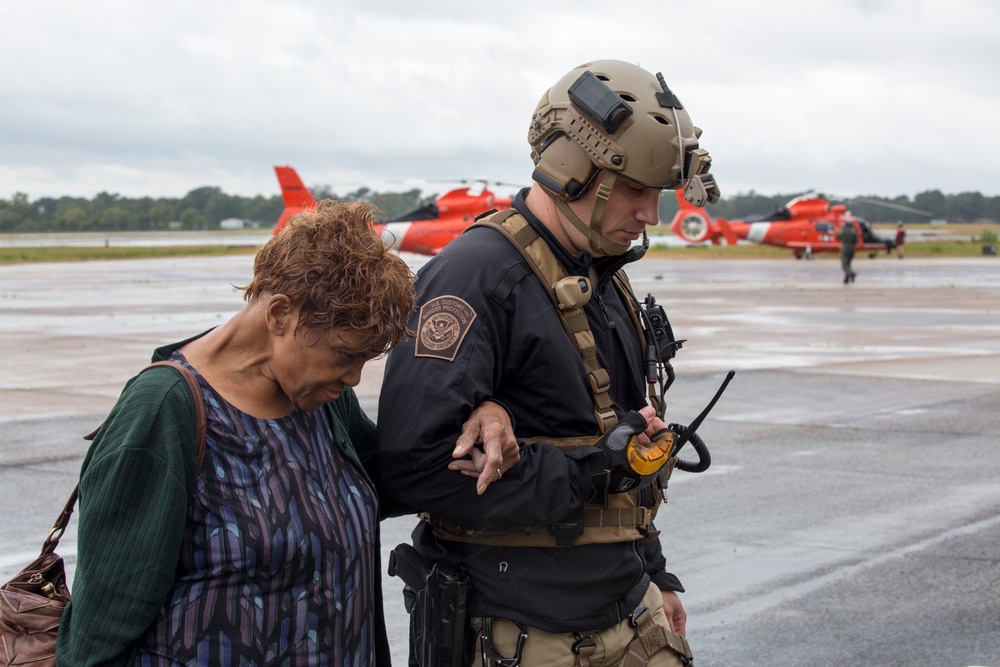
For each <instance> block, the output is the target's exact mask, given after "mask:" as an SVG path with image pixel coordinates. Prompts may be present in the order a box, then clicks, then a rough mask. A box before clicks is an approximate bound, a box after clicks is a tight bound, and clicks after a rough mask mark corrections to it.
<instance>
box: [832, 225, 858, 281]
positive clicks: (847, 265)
mask: <svg viewBox="0 0 1000 667" xmlns="http://www.w3.org/2000/svg"><path fill="white" fill-rule="evenodd" d="M837 240H838V241H840V268H842V269H843V270H844V284H845V285H846V284H847V283H853V282H854V278H855V276H857V274H856V273H854V269H852V268H851V262H853V261H854V250H855V249H856V248H857V245H858V229H857V227H855V226H854V223H853V222H852V221H851V220H850V219H849V218H844V222H843V223H842V224H841V226H840V231H839V232H837Z"/></svg>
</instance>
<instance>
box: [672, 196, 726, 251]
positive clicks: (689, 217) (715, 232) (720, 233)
mask: <svg viewBox="0 0 1000 667" xmlns="http://www.w3.org/2000/svg"><path fill="white" fill-rule="evenodd" d="M674 196H676V197H677V204H678V206H679V208H678V210H677V214H676V215H675V216H674V220H673V222H671V223H670V229H671V231H673V233H674V234H676V235H677V236H679V237H681V238H682V239H684V240H685V241H687V242H688V243H704V242H706V241H710V242H711V243H712V244H713V245H719V240H720V239H722V238H725V239H726V242H727V243H729V244H730V245H733V244H735V243H736V242H737V240H738V239H737V236H736V233H735V232H733V230H732V228H731V227H730V226H729V222H728V221H727V220H726V219H725V218H716V219H714V220H713V219H712V216H710V215H709V214H708V212H707V211H706V210H705V209H704V208H701V207H700V206H695V205H694V204H692V203H691V202H689V201H688V200H687V199H685V198H684V191H683V190H674Z"/></svg>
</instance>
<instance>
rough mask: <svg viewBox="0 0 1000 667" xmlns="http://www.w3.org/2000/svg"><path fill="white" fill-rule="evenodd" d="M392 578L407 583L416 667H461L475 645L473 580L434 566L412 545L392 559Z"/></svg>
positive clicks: (412, 657) (412, 658) (403, 547)
mask: <svg viewBox="0 0 1000 667" xmlns="http://www.w3.org/2000/svg"><path fill="white" fill-rule="evenodd" d="M389 575H390V576H398V577H400V578H401V579H402V580H403V583H404V584H405V587H404V588H403V602H404V605H405V606H406V611H407V612H408V613H409V614H410V659H409V664H410V665H411V666H412V667H461V666H462V665H465V664H468V661H467V660H466V659H465V656H466V654H467V653H468V655H470V656H471V651H472V643H471V642H469V641H467V639H468V637H469V634H470V632H471V630H470V629H469V628H468V627H467V624H466V604H467V602H468V597H469V577H468V575H466V574H465V573H464V572H462V571H460V570H458V569H456V568H454V567H451V566H449V565H447V564H444V563H436V564H434V565H430V564H428V563H427V561H426V560H424V558H423V556H421V555H420V554H419V553H418V552H417V550H416V549H414V548H413V547H412V546H411V545H409V544H400V545H398V546H397V547H396V548H395V549H393V550H392V553H390V555H389Z"/></svg>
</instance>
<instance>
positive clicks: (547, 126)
mask: <svg viewBox="0 0 1000 667" xmlns="http://www.w3.org/2000/svg"><path fill="white" fill-rule="evenodd" d="M700 136H701V130H700V129H699V128H697V127H695V126H694V124H693V123H692V122H691V117H690V116H689V115H688V113H687V111H686V110H685V109H684V107H683V105H682V104H681V103H680V100H678V99H677V97H676V96H675V95H674V94H673V93H672V92H671V91H670V89H669V88H668V87H667V84H666V82H665V81H664V79H663V75H662V74H657V75H656V76H654V75H652V74H651V73H649V72H647V71H646V70H644V69H642V68H641V67H638V66H636V65H632V64H630V63H626V62H621V61H618V60H598V61H594V62H591V63H586V64H584V65H580V66H579V67H577V68H575V69H573V70H571V71H570V72H569V73H567V74H566V75H565V76H563V77H562V78H561V79H559V81H558V82H556V84H555V85H554V86H552V87H551V88H550V89H549V90H548V91H546V93H545V94H544V95H543V96H542V99H541V101H540V102H539V103H538V106H537V107H536V108H535V113H534V114H533V115H532V117H531V127H530V129H529V130H528V143H529V144H530V145H531V159H532V160H533V161H534V163H535V171H534V173H533V174H532V178H533V179H534V180H535V181H536V182H537V183H538V184H539V185H540V186H541V187H542V189H543V190H545V192H546V193H547V194H548V195H549V196H550V197H552V198H553V199H555V200H556V202H557V204H558V205H559V209H560V211H562V212H563V214H564V215H565V216H566V217H567V218H568V219H569V220H570V222H571V223H573V225H574V226H576V227H577V228H578V229H579V230H580V231H581V232H582V233H584V234H586V235H587V236H588V238H589V239H590V245H591V248H592V249H593V250H594V252H595V253H596V254H599V255H620V254H622V253H624V252H625V251H626V250H628V246H622V245H619V244H617V243H612V242H611V241H609V240H608V239H606V238H604V237H603V236H601V235H600V233H599V230H600V221H601V217H602V215H603V211H604V206H605V204H606V203H607V198H608V197H609V196H610V194H611V188H612V186H613V185H614V181H615V179H616V178H617V176H618V175H621V176H623V177H625V178H627V179H629V180H631V181H634V182H636V183H638V184H640V185H644V186H646V187H651V188H663V189H668V190H676V189H679V188H683V189H684V196H685V198H687V199H688V200H689V201H691V202H692V203H694V204H695V205H696V206H704V205H705V204H706V203H708V202H712V203H714V202H717V201H718V200H719V187H718V185H716V183H715V179H714V177H713V176H712V175H710V174H709V173H708V171H709V168H710V167H711V164H712V158H711V157H709V155H708V151H706V150H704V149H702V148H699V147H698V138H699V137H700ZM602 169H603V170H604V171H605V172H606V173H607V176H606V177H605V179H604V182H603V183H602V184H601V187H600V189H599V190H598V194H597V197H598V200H597V203H596V204H595V206H594V211H593V214H592V216H591V221H590V225H589V227H588V226H587V225H586V224H585V223H584V222H583V221H582V220H580V218H579V217H578V216H577V215H576V214H575V213H573V211H572V210H571V209H570V208H569V206H567V205H566V202H570V201H574V200H576V199H579V198H580V197H582V196H583V195H584V194H585V193H586V192H587V190H589V189H590V187H591V185H592V184H593V182H594V179H595V178H596V177H597V174H598V173H599V172H600V170H602Z"/></svg>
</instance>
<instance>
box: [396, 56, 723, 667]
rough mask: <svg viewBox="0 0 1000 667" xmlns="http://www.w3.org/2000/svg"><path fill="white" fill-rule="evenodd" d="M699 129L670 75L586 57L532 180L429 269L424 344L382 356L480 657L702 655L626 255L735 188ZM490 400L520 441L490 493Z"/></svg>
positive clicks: (426, 513)
mask: <svg viewBox="0 0 1000 667" xmlns="http://www.w3.org/2000/svg"><path fill="white" fill-rule="evenodd" d="M700 134H701V131H700V130H699V129H698V128H697V127H695V126H694V125H693V124H692V122H691V119H690V117H689V116H688V113H687V111H686V110H685V109H684V107H683V106H682V105H681V103H680V101H679V100H678V99H677V97H676V96H675V95H674V94H673V93H672V92H671V91H670V89H669V88H668V87H667V84H666V82H665V81H664V78H663V77H662V75H655V76H654V75H653V74H651V73H649V72H647V71H645V70H643V69H641V68H639V67H637V66H635V65H631V64H629V63H624V62H619V61H610V60H607V61H597V62H591V63H587V64H585V65H581V66H580V67H577V68H575V69H573V70H572V71H570V72H569V73H568V74H566V75H565V76H563V77H562V78H561V79H560V80H559V81H558V82H557V83H556V84H555V85H554V86H553V87H552V88H550V89H549V90H548V91H547V92H546V93H545V95H544V96H543V97H542V100H541V101H540V103H539V104H538V107H537V108H536V109H535V113H534V115H533V116H532V120H531V124H530V128H529V132H528V141H529V144H530V145H531V148H532V159H533V160H534V162H535V170H534V173H533V175H532V178H533V180H534V184H533V185H532V186H531V187H530V188H529V189H525V190H522V191H521V192H520V193H519V194H518V195H517V197H516V198H515V200H514V202H513V208H512V209H511V210H508V211H503V212H499V213H497V212H493V213H491V214H490V215H487V216H485V217H481V218H480V220H479V221H478V222H477V223H476V225H474V226H473V227H471V228H470V229H469V230H467V231H466V233H465V234H463V235H462V236H461V237H459V238H457V239H456V240H455V241H453V242H452V243H451V244H449V245H448V246H447V247H446V248H445V249H444V250H442V252H441V253H440V254H439V255H437V257H435V258H434V259H432V260H431V261H429V262H428V263H427V264H426V265H425V266H424V268H423V269H421V271H420V273H419V278H418V284H417V294H418V295H419V297H418V312H417V313H416V315H415V319H414V320H413V321H412V322H411V325H412V326H413V328H414V330H415V331H416V339H415V340H412V341H409V342H407V343H404V344H402V345H400V346H399V347H397V348H396V349H395V350H394V351H393V352H392V354H391V355H390V356H389V360H388V362H387V365H386V374H385V379H384V382H383V385H382V391H381V399H380V402H379V419H378V436H379V449H380V458H379V460H380V465H381V470H382V474H383V477H384V482H385V488H387V489H388V490H389V491H390V492H391V493H392V495H393V496H395V497H396V498H398V499H399V500H401V501H403V502H404V503H406V504H408V505H409V506H411V507H412V508H414V509H415V510H416V511H419V512H421V521H420V523H419V524H418V525H417V527H416V528H415V530H414V533H413V541H414V547H415V548H416V552H418V553H419V554H420V557H421V558H422V559H423V560H424V561H425V562H426V563H433V564H437V565H438V566H440V567H447V568H449V572H453V573H458V575H460V576H462V577H466V578H467V581H468V584H469V586H468V589H467V595H466V592H465V589H464V588H463V589H461V590H462V594H461V596H460V597H461V599H462V603H463V605H464V609H463V613H464V617H462V619H461V620H462V621H465V626H464V627H466V628H467V637H466V641H465V643H464V655H463V657H462V659H461V661H462V662H464V663H465V664H474V665H490V666H491V667H492V665H494V664H503V665H507V666H511V667H512V666H514V665H523V666H524V667H533V666H535V665H539V666H540V665H546V666H548V665H566V666H567V667H569V666H570V665H580V666H586V665H627V666H628V667H633V666H636V667H638V666H639V665H645V664H649V665H655V666H660V665H680V664H689V663H690V660H691V653H690V649H689V647H688V645H687V642H686V640H685V639H684V637H683V635H684V634H685V616H686V615H685V612H684V608H683V605H682V604H681V602H680V599H679V598H678V596H677V593H678V592H682V591H683V590H684V589H683V587H682V586H681V584H680V581H679V580H678V579H677V578H676V577H675V576H674V575H672V574H670V573H668V572H667V571H666V569H665V564H666V562H665V559H664V556H663V553H662V549H661V545H660V541H659V539H658V532H657V531H656V529H655V527H654V524H653V517H654V516H655V513H656V510H657V509H658V507H659V505H660V501H661V500H662V489H663V487H664V486H665V484H666V479H667V478H668V476H669V473H670V470H671V469H672V468H673V462H674V461H675V459H674V458H673V457H672V456H668V455H666V454H663V453H662V452H663V451H666V452H669V451H670V449H671V448H670V447H669V443H670V442H671V437H672V435H673V434H672V433H669V432H668V429H667V428H666V425H665V424H664V423H663V422H662V421H661V420H660V418H659V417H657V416H656V411H655V410H654V408H653V407H651V406H649V405H647V397H646V395H645V394H644V392H645V391H646V390H647V387H648V386H649V385H648V384H647V378H646V377H645V375H644V368H646V366H645V365H644V362H645V361H646V357H645V354H646V350H647V349H648V348H647V347H646V346H645V344H646V341H647V338H648V337H647V336H646V335H645V334H644V332H643V325H642V324H641V320H640V317H639V309H638V305H637V303H636V301H635V298H634V295H632V293H631V289H630V288H629V287H628V282H627V278H626V277H625V275H624V273H623V272H622V271H621V268H622V267H623V266H624V265H625V264H627V263H628V262H631V261H635V260H637V259H639V258H640V257H641V256H642V253H643V252H644V248H643V247H636V248H633V245H634V243H635V242H636V241H637V240H638V239H640V238H641V237H643V238H644V236H645V228H646V226H647V225H656V224H657V222H658V220H659V218H658V202H659V197H660V192H661V191H662V190H663V189H683V190H684V191H685V194H686V196H687V197H689V198H690V199H691V200H692V201H694V202H695V203H697V204H698V205H703V204H705V203H706V202H714V201H717V200H718V197H719V191H718V187H717V186H716V184H715V181H714V180H713V178H712V177H711V175H710V174H709V173H708V172H709V167H710V164H711V159H710V158H709V156H708V153H707V152H706V151H705V150H703V149H701V148H699V146H698V138H699V136H700ZM483 400H493V401H496V402H498V403H500V404H502V405H504V406H505V407H506V408H507V409H508V410H509V411H510V413H511V414H512V416H513V418H514V422H515V424H514V426H515V433H516V435H517V437H518V441H519V443H520V445H521V450H520V452H521V455H520V459H519V461H517V462H513V461H509V460H508V461H498V462H497V465H496V466H493V465H492V462H490V465H488V466H487V470H491V471H495V472H493V473H492V477H491V478H489V479H488V480H485V481H489V482H491V484H490V486H489V489H488V492H487V493H485V494H483V490H484V488H485V484H484V480H483V479H478V480H477V478H476V477H477V475H478V473H476V472H475V466H474V465H473V463H474V462H475V461H480V462H481V461H482V459H483V457H485V456H486V454H485V453H484V452H482V451H481V450H479V449H477V448H475V447H470V446H467V445H460V446H458V447H454V445H453V444H451V443H454V442H455V440H456V436H457V435H458V433H459V432H460V429H461V424H462V420H463V419H464V418H465V417H467V416H468V414H469V413H470V412H471V411H472V408H473V407H474V406H475V405H476V404H477V403H479V402H481V401H483ZM456 405H458V406H461V409H459V410H456V409H455V406H456ZM664 442H666V443H667V445H668V446H667V447H666V449H665V450H663V449H662V445H663V443H664ZM470 444H471V443H470ZM658 447H659V448H660V449H658ZM637 452H638V456H635V454H636V453H637ZM650 452H653V453H652V454H650ZM657 452H660V454H657ZM661 454H662V455H661ZM449 459H451V463H450V464H448V465H447V467H448V468H449V469H450V470H445V464H447V463H448V461H449ZM640 459H641V462H642V463H644V467H643V466H638V465H636V463H637V461H639V460H640ZM480 469H481V467H480ZM483 474H484V475H485V474H486V473H485V472H484V473H483ZM453 599H454V598H453ZM439 630H440V628H437V629H436V630H434V631H429V630H420V629H419V628H417V629H416V630H415V631H414V632H413V633H411V639H412V638H413V637H417V638H418V639H417V641H426V638H427V637H429V636H435V634H436V633H437V632H438V631H439ZM411 648H412V647H411ZM439 653H440V652H439ZM429 654H433V651H426V650H424V651H421V650H420V649H419V647H416V648H415V649H414V650H413V651H411V664H419V663H417V662H415V661H416V660H418V659H419V656H421V655H425V656H426V655H429ZM423 667H431V666H430V665H426V664H425V665H424V666H423Z"/></svg>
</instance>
